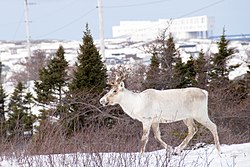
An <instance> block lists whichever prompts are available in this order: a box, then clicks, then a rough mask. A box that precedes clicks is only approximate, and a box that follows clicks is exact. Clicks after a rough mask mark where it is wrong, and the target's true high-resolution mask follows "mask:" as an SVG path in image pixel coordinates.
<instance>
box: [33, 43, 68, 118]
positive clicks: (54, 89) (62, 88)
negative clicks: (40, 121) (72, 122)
mask: <svg viewBox="0 0 250 167" xmlns="http://www.w3.org/2000/svg"><path fill="white" fill-rule="evenodd" d="M64 54H65V52H64V48H63V46H59V48H58V50H57V52H56V54H55V56H54V57H53V58H52V59H51V61H50V62H49V63H48V65H47V66H46V67H43V68H42V69H41V70H40V72H39V79H40V80H39V81H36V82H35V91H36V93H37V101H38V102H39V103H40V104H42V105H44V104H48V105H52V106H56V109H55V111H50V112H48V111H46V110H41V112H46V114H49V115H53V116H57V115H59V116H60V118H62V117H64V115H65V114H66V113H65V112H66V110H61V109H62V108H64V103H63V98H64V97H65V96H66V90H67V86H68V74H67V68H68V62H67V61H66V60H65V57H64Z"/></svg>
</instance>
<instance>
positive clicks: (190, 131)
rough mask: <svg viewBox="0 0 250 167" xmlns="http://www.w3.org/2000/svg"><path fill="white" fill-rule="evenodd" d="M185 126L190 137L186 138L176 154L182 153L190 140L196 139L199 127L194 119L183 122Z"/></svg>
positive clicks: (175, 151)
mask: <svg viewBox="0 0 250 167" xmlns="http://www.w3.org/2000/svg"><path fill="white" fill-rule="evenodd" d="M183 122H184V124H185V125H186V126H187V127H188V135H187V136H186V138H185V139H184V140H183V141H182V143H181V144H180V145H179V146H178V147H176V148H175V150H174V153H175V154H178V155H179V154H180V153H181V151H182V150H183V149H184V148H186V146H187V145H188V143H189V142H190V140H191V139H192V138H193V137H194V135H195V133H196V132H197V127H196V125H195V123H194V120H193V119H192V118H189V119H185V120H183Z"/></svg>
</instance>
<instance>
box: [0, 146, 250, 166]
mask: <svg viewBox="0 0 250 167" xmlns="http://www.w3.org/2000/svg"><path fill="white" fill-rule="evenodd" d="M222 152H223V154H222V155H219V154H218V153H217V150H216V149H214V145H207V146H205V147H203V148H199V149H196V150H185V151H183V152H182V154H181V155H179V156H177V155H174V156H172V155H171V156H167V155H166V151H165V150H159V151H153V152H146V153H144V154H143V155H141V154H140V153H72V154H51V155H36V156H27V155H24V154H22V153H20V155H15V154H13V155H12V156H11V157H7V156H2V157H0V167H19V166H24V167H26V166H27V167H28V166H32V167H44V166H54V167H64V166H65V167H66V166H67V167H96V166H103V167H124V166H128V167H147V166H148V167H158V166H170V167H200V166H202V167H207V166H210V167H249V166H250V143H244V144H234V145H222Z"/></svg>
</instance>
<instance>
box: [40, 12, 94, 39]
mask: <svg viewBox="0 0 250 167" xmlns="http://www.w3.org/2000/svg"><path fill="white" fill-rule="evenodd" d="M94 10H96V7H95V8H92V9H91V10H89V11H88V12H86V13H84V14H83V15H81V16H80V17H77V18H76V19H74V20H72V21H70V22H69V23H67V24H65V25H63V26H61V27H59V28H57V29H55V30H53V31H50V32H48V33H46V34H43V35H40V36H35V38H41V37H45V36H48V35H50V34H52V33H55V32H58V31H60V30H62V29H64V28H66V27H68V26H70V25H71V24H73V23H75V22H77V21H78V20H81V19H82V18H83V17H85V16H87V15H88V14H90V13H92V12H93V11H94Z"/></svg>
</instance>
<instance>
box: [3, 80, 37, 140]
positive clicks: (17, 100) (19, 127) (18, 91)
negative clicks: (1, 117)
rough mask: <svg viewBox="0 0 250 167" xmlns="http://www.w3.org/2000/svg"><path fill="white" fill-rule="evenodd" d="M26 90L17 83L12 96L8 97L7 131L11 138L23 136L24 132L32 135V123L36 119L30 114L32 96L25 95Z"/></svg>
mask: <svg viewBox="0 0 250 167" xmlns="http://www.w3.org/2000/svg"><path fill="white" fill-rule="evenodd" d="M26 91H27V90H26V88H25V87H24V86H23V84H22V82H18V84H17V86H16V87H15V90H14V92H13V94H12V95H11V97H10V102H9V105H8V117H9V119H8V120H7V125H6V127H7V130H8V133H9V134H10V135H11V136H14V135H18V136H20V135H24V132H27V131H28V132H30V133H31V134H32V133H33V123H34V122H35V121H36V117H35V116H34V115H33V114H31V111H30V109H31V105H32V103H33V100H32V94H31V93H30V92H28V93H26Z"/></svg>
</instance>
